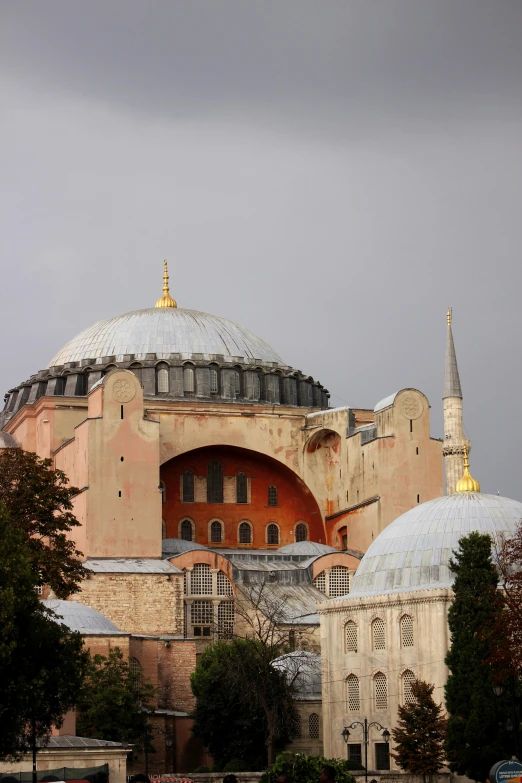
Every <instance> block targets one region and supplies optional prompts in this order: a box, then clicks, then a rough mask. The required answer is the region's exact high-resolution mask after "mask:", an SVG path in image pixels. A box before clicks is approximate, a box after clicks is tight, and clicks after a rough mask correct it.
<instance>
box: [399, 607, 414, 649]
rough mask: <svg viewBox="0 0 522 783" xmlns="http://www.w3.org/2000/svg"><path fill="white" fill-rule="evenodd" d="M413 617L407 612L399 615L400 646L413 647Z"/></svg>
mask: <svg viewBox="0 0 522 783" xmlns="http://www.w3.org/2000/svg"><path fill="white" fill-rule="evenodd" d="M413 644H414V638H413V618H412V617H410V615H409V614H403V615H402V617H401V647H413Z"/></svg>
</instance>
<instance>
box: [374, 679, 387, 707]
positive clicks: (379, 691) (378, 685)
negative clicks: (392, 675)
mask: <svg viewBox="0 0 522 783" xmlns="http://www.w3.org/2000/svg"><path fill="white" fill-rule="evenodd" d="M373 694H374V699H375V709H376V710H387V709H388V680H387V679H386V675H385V674H383V673H382V672H377V674H376V675H375V677H374V678H373Z"/></svg>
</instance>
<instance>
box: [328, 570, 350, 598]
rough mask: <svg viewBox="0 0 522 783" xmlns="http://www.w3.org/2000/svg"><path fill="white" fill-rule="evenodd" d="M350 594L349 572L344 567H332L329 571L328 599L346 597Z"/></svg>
mask: <svg viewBox="0 0 522 783" xmlns="http://www.w3.org/2000/svg"><path fill="white" fill-rule="evenodd" d="M349 592H350V572H349V570H348V569H347V568H346V566H332V568H331V569H330V590H329V595H330V598H338V597H339V596H340V595H348V593H349Z"/></svg>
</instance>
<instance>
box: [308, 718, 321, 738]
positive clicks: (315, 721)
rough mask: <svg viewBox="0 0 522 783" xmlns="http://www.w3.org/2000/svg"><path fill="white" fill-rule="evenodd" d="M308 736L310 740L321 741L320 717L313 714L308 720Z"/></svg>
mask: <svg viewBox="0 0 522 783" xmlns="http://www.w3.org/2000/svg"><path fill="white" fill-rule="evenodd" d="M308 736H309V737H310V739H319V715H318V714H317V713H316V712H312V714H311V715H310V717H309V718H308Z"/></svg>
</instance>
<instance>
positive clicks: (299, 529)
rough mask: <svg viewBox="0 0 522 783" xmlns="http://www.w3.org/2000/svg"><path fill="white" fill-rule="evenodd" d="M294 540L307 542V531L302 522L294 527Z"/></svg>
mask: <svg viewBox="0 0 522 783" xmlns="http://www.w3.org/2000/svg"><path fill="white" fill-rule="evenodd" d="M295 540H296V541H308V530H307V527H306V525H304V524H303V523H302V522H300V523H299V524H298V525H296V526H295Z"/></svg>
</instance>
